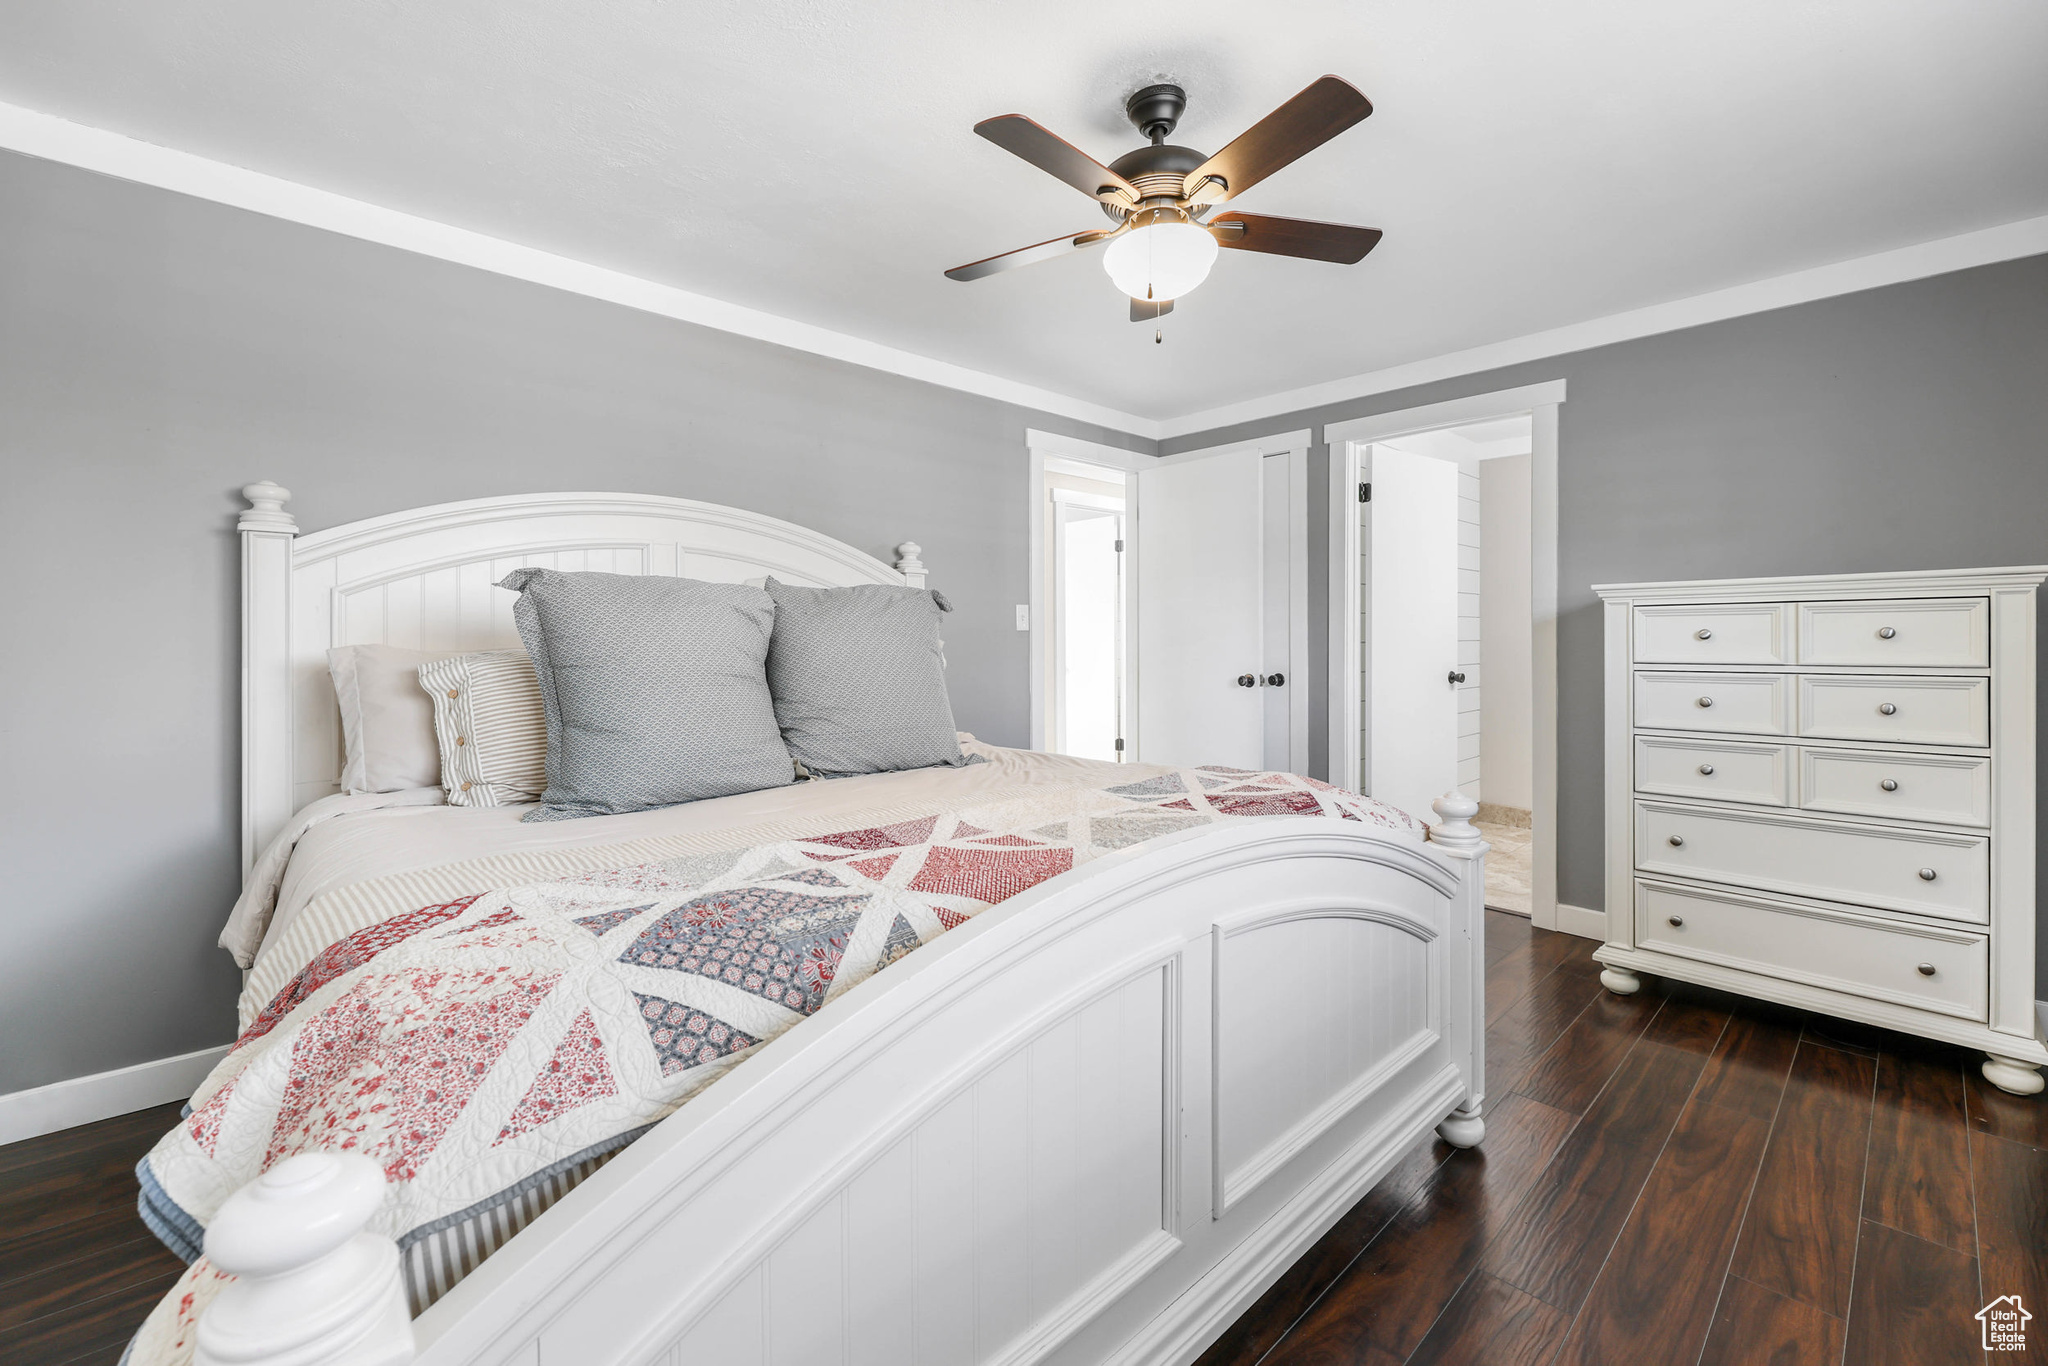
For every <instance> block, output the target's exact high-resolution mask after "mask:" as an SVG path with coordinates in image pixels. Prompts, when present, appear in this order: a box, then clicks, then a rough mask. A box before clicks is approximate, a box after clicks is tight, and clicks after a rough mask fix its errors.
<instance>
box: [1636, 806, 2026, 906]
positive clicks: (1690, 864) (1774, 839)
mask: <svg viewBox="0 0 2048 1366" xmlns="http://www.w3.org/2000/svg"><path fill="white" fill-rule="evenodd" d="M1989 849H1990V841H1989V840H1987V839H1985V838H1984V837H1983V836H1982V835H1964V834H1948V833H1944V832H1941V831H1935V830H1892V829H1883V828H1879V827H1876V826H1869V825H1849V824H1845V823H1843V822H1839V821H1821V820H1814V819H1811V818H1805V817H1800V816H1792V815H1784V816H1775V815H1767V814H1765V813H1763V812H1750V811H1728V810H1716V809H1714V808H1711V807H1700V806H1677V805H1673V804H1669V803H1665V802H1645V801H1639V802H1637V803H1636V859H1635V866H1636V867H1637V868H1638V869H1639V870H1640V871H1642V872H1646V873H1663V874H1666V875H1667V876H1678V877H1696V878H1704V879H1706V880H1707V881H1709V882H1729V883H1734V884H1736V885H1737V886H1742V887H1753V888H1756V889H1758V890H1760V891H1767V892H1790V893H1792V894H1793V895H1795V896H1813V897H1819V898H1821V899H1822V900H1825V901H1843V902H1850V903H1853V904H1857V905H1864V906H1878V907H1882V908H1884V909H1886V910H1893V911H1910V912H1912V913H1914V914H1916V915H1935V916H1941V917H1942V918H1944V919H1948V920H1968V921H1974V922H1976V923H1978V924H1983V923H1986V922H1988V921H1989V920H1990V893H1991V859H1990V853H1989ZM1923 874H1930V875H1931V876H1923Z"/></svg>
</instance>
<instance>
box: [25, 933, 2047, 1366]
mask: <svg viewBox="0 0 2048 1366" xmlns="http://www.w3.org/2000/svg"><path fill="white" fill-rule="evenodd" d="M1487 921H1488V929H1487V943H1486V954H1487V1020H1488V1030H1487V1042H1486V1046H1487V1058H1488V1078H1487V1090H1488V1097H1487V1105H1486V1121H1487V1135H1486V1142H1485V1143H1484V1144H1483V1145H1481V1146H1480V1147H1479V1148H1476V1149H1473V1150H1471V1151H1467V1152H1457V1151H1455V1150H1453V1149H1451V1148H1449V1147H1446V1146H1445V1145H1443V1144H1441V1143H1437V1142H1434V1141H1432V1142H1428V1143H1423V1144H1420V1145H1418V1146H1417V1147H1416V1148H1415V1149H1414V1150H1413V1151H1412V1152H1410V1153H1408V1154H1407V1155H1406V1156H1405V1157H1404V1158H1403V1159H1402V1160H1401V1161H1400V1163H1398V1164H1397V1165H1396V1166H1395V1168H1394V1169H1393V1171H1391V1172H1390V1173H1388V1175H1387V1176H1386V1178H1385V1179H1384V1180H1382V1181H1381V1182H1380V1184H1379V1185H1378V1186H1377V1187H1376V1188H1374V1190H1373V1191H1372V1192H1371V1193H1370V1194H1368V1195H1367V1196H1366V1197H1365V1198H1364V1199H1363V1200H1361V1201H1359V1202H1358V1204H1357V1205H1356V1206H1354V1207H1353V1208H1352V1209H1351V1210H1350V1211H1349V1212H1348V1213H1347V1214H1345V1216H1344V1217H1343V1218H1342V1219H1341V1220H1339V1221H1338V1223H1337V1226H1336V1227H1335V1228H1333V1229H1332V1230H1331V1231H1330V1232H1329V1234H1327V1235H1326V1236H1325V1237H1324V1238H1323V1239H1322V1241H1320V1242H1319V1243H1317V1244H1316V1245H1315V1246H1314V1247H1313V1248H1311V1249H1310V1250H1309V1252H1308V1253H1307V1255H1305V1256H1304V1257H1303V1258H1302V1259H1301V1260H1300V1261H1299V1262H1298V1263H1296V1264H1295V1266H1294V1267H1293V1268H1292V1269H1291V1270H1290V1271H1289V1272H1288V1273H1287V1274H1286V1275H1284V1276H1283V1277H1281V1279H1280V1280H1279V1282H1278V1283H1277V1284H1275V1285H1274V1286H1273V1288H1272V1289H1271V1290H1269V1291H1267V1293H1266V1294H1265V1296H1264V1297H1263V1298H1261V1299H1260V1300H1259V1302H1258V1304H1257V1305H1255V1306H1254V1307H1253V1308H1252V1310H1251V1311H1250V1312H1249V1313H1247V1314H1246V1315H1245V1316H1244V1317H1243V1318H1242V1319H1240V1320H1239V1321H1238V1322H1237V1323H1236V1324H1235V1325H1233V1326H1232V1327H1231V1329H1230V1330H1229V1331H1228V1332H1226V1333H1225V1334H1224V1335H1223V1338H1222V1339H1221V1340H1220V1341H1219V1342H1217V1343H1216V1345H1215V1346H1214V1347H1212V1348H1211V1349H1210V1350H1209V1351H1208V1352H1207V1353H1206V1354H1204V1356H1203V1357H1202V1359H1201V1362H1200V1363H1199V1366H1252V1363H1254V1362H1258V1363H1263V1364H1264V1366H1311V1364H1312V1363H1313V1364H1314V1366H1339V1364H1340V1363H1341V1364H1342V1366H1397V1364H1398V1363H1403V1362H1405V1363H1409V1366H1423V1363H1429V1366H1447V1364H1448V1363H1486V1364H1487V1366H1525V1364H1526V1366H1538V1364H1540V1363H1554V1364H1555V1366H1664V1364H1665V1363H1684V1364H1685V1366H1748V1364H1749V1363H1772V1364H1773V1366H1814V1364H1816V1363H1840V1364H1841V1366H1883V1364H1885V1363H1893V1362H1897V1363H1902V1366H1904V1364H1910V1366H1942V1364H1943V1363H1947V1362H1963V1361H1970V1362H1978V1363H1980V1366H1981V1363H1983V1361H1984V1358H1985V1354H1984V1353H1983V1352H1982V1351H1981V1350H1980V1348H1979V1345H1978V1344H1979V1335H1978V1328H1977V1324H1976V1321H1975V1319H1974V1317H1973V1316H1974V1315H1975V1314H1976V1312H1977V1310H1978V1309H1979V1308H1981V1307H1982V1306H1983V1305H1984V1304H1985V1303H1987V1302H1988V1301H1989V1300H1991V1299H1992V1298H1993V1297H1995V1296H1999V1295H2008V1294H2017V1295H2020V1296H2021V1297H2022V1299H2023V1300H2024V1302H2025V1304H2026V1305H2027V1307H2028V1308H2029V1309H2030V1310H2031V1311H2032V1312H2033V1313H2035V1314H2037V1315H2042V1316H2043V1317H2040V1318H2037V1319H2036V1320H2035V1321H2034V1325H2030V1326H2038V1327H2039V1328H2040V1330H2041V1331H2039V1332H2036V1333H2032V1334H2030V1335H2029V1338H2030V1345H2032V1346H2033V1350H2032V1351H2030V1352H2025V1353H2002V1354H2000V1359H2001V1360H2004V1361H2014V1362H2024V1361H2028V1360H2036V1359H2039V1360H2042V1361H2048V1308H2044V1307H2043V1306H2048V1105H2044V1104H2043V1103H2042V1101H2041V1100H2040V1099H2038V1098H2029V1099H2021V1098H2019V1097H2015V1096H2008V1095H2006V1094H2005V1093H2003V1092H2001V1091H1999V1090H1997V1089H1996V1088H1994V1087H1992V1086H1990V1085H1989V1084H1988V1083H1986V1082H1985V1081H1984V1080H1983V1079H1982V1078H1981V1077H1980V1076H1979V1075H1978V1074H1977V1072H1976V1066H1975V1063H1976V1058H1975V1056H1974V1055H1970V1054H1965V1053H1963V1052H1961V1051H1960V1050H1957V1049H1951V1048H1946V1047H1942V1046H1940V1045H1934V1044H1928V1043H1925V1042H1923V1041H1920V1040H1915V1039H1907V1038H1904V1037H1902V1036H1899V1035H1896V1034H1891V1033H1888V1032H1886V1031H1883V1030H1876V1029H1870V1028H1867V1027H1864V1026H1861V1025H1853V1024H1848V1023H1846V1022H1843V1021H1840V1020H1830V1019H1823V1018H1818V1017H1805V1016H1801V1015H1800V1014H1798V1013H1797V1012H1794V1011H1789V1010H1783V1009H1780V1008H1777V1007H1773V1006H1767V1005H1763V1004H1760V1003H1757V1002H1753V1001H1747V1000H1743V999H1740V998H1737V997H1733V996H1726V995H1722V994H1719V993H1714V992H1708V991H1703V990H1698V989H1694V988H1690V987H1682V986H1677V985H1675V984H1665V983H1660V982H1658V981H1656V980H1654V979H1645V982H1646V985H1645V988H1644V990H1643V991H1642V992H1641V993H1640V994H1639V995H1636V996H1632V997H1621V996H1613V995H1610V994H1609V993H1607V992H1606V991H1605V990H1603V989H1602V988H1601V987H1600V984H1599V970H1598V968H1597V966H1596V965H1595V964H1594V963H1593V961H1592V950H1593V947H1594V946H1593V943H1592V942H1591V941H1590V940H1584V939H1574V938H1571V937H1569V936H1566V935H1557V934H1549V933H1546V932H1545V931H1542V930H1535V929H1532V928H1530V925H1529V922H1528V921H1526V920H1522V919H1520V918H1519V917H1516V916H1509V915H1502V914H1499V913H1497V912H1489V913H1488V915H1487ZM177 1112H178V1107H177V1106H175V1105H169V1106H162V1107H159V1108H157V1109H154V1110H145V1111H142V1112H140V1113H137V1114H133V1115H124V1116H122V1117H120V1118H119V1119H111V1120H107V1121H105V1122H104V1123H100V1124H91V1125H86V1126H84V1127H81V1128H77V1129H71V1130H67V1131H66V1132H64V1133H59V1134H50V1135H48V1136H46V1137H43V1138H38V1139H32V1140H30V1141H29V1142H26V1143H17V1144H14V1145H12V1146H11V1147H6V1148H0V1366H14V1364H15V1363H36V1366H69V1363H112V1362H114V1361H116V1360H118V1358H119V1356H120V1353H121V1347H122V1345H123V1344H124V1343H125V1342H126V1341H127V1338H128V1335H129V1334H130V1333H132V1332H133V1331H134V1329H135V1326H136V1325H137V1324H138V1323H140V1322H141V1320H142V1317H143V1315H144V1314H146V1313H147V1312H148V1311H149V1308H150V1306H151V1305H153V1304H154V1303H155V1302H156V1300H157V1299H158V1298H159V1297H161V1295H162V1294H163V1291H164V1290H165V1288H166V1287H168V1286H169V1285H170V1283H171V1282H172V1280H174V1279H175V1278H176V1276H177V1274H178V1272H179V1271H180V1270H181V1269H182V1268H181V1267H180V1264H179V1262H178V1260H177V1259H176V1258H175V1257H173V1256H172V1255H171V1254H170V1253H168V1252H166V1251H164V1250H163V1248H162V1247H161V1246H159V1245H158V1243H157V1242H156V1240H155V1238H154V1237H152V1236H151V1235H150V1234H149V1232H148V1231H147V1230H146V1229H144V1228H143V1226H142V1224H141V1223H140V1221H139V1220H137V1218H136V1216H135V1193H136V1192H135V1177H134V1166H135V1163H136V1161H137V1160H138V1159H139V1158H140V1157H141V1156H142V1154H143V1153H145V1152H147V1151H148V1149H149V1147H150V1145H151V1144H153V1143H154V1142H155V1141H156V1139H157V1138H158V1137H159V1136H160V1135H161V1134H162V1133H163V1132H164V1130H166V1129H167V1128H169V1127H170V1126H171V1125H172V1124H173V1123H175V1122H176V1119H177ZM706 1366H715V1364H713V1363H707V1364H706Z"/></svg>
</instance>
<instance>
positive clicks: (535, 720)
mask: <svg viewBox="0 0 2048 1366" xmlns="http://www.w3.org/2000/svg"><path fill="white" fill-rule="evenodd" d="M415 686H416V688H417V689H423V690H424V692H423V694H422V695H423V696H424V697H425V699H426V700H427V702H428V704H429V705H430V706H431V707H432V708H433V712H434V720H433V732H434V739H435V742H436V744H437V745H438V747H439V749H440V755H441V763H440V783H441V789H442V791H444V792H446V793H447V794H448V804H449V805H450V806H511V805H516V804H518V803H521V802H537V801H539V800H540V795H541V793H543V792H545V791H547V786H548V722H547V714H546V713H545V712H544V711H542V710H541V700H540V681H539V680H538V679H537V678H536V677H535V676H534V672H533V661H532V660H531V659H529V658H528V657H527V654H526V651H524V650H486V651H484V652H482V653H480V654H471V655H454V656H452V657H450V658H447V659H435V660H429V661H427V662H424V663H422V664H421V665H419V680H418V683H417V684H416V685H415Z"/></svg>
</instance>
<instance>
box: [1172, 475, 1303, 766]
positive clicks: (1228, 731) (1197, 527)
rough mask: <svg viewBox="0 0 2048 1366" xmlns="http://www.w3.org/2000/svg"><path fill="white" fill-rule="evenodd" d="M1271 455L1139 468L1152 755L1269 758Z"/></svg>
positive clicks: (1255, 762)
mask: <svg viewBox="0 0 2048 1366" xmlns="http://www.w3.org/2000/svg"><path fill="white" fill-rule="evenodd" d="M1285 459H1286V457H1280V458H1279V459H1277V460H1276V461H1275V462H1274V463H1284V461H1285ZM1266 463H1267V462H1265V461H1262V460H1261V459H1260V457H1259V454H1258V452H1257V451H1251V450H1238V451H1231V452H1225V453H1223V454H1219V455H1212V456H1205V457H1203V458H1201V459H1196V460H1186V461H1173V462H1171V463H1164V464H1162V465H1161V466H1160V467H1159V468H1157V469H1148V470H1142V471H1140V472H1139V473H1138V475H1137V496H1138V515H1137V518H1136V524H1135V526H1134V528H1133V530H1134V532H1135V535H1136V540H1137V545H1138V557H1137V562H1136V565H1135V566H1134V568H1135V572H1136V574H1137V579H1138V631H1137V647H1138V758H1139V759H1141V760H1142V761H1144V762H1146V763H1153V764H1186V765H1194V764H1228V765H1230V766H1232V767H1235V768H1264V767H1265V766H1266V700H1265V696H1264V693H1265V692H1266V689H1265V688H1264V687H1263V686H1261V684H1260V678H1261V674H1262V673H1263V672H1265V670H1262V667H1261V666H1262V665H1264V664H1265V663H1266V651H1265V604H1264V581H1265V567H1266V534H1265V531H1266V519H1265V483H1266V476H1265V472H1264V465H1265V464H1266ZM1283 667H1284V666H1283ZM1289 681H1290V682H1291V681H1292V680H1289ZM1283 752H1284V751H1283Z"/></svg>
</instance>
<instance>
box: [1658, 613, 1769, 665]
mask: <svg viewBox="0 0 2048 1366" xmlns="http://www.w3.org/2000/svg"><path fill="white" fill-rule="evenodd" d="M1791 624H1792V613H1791V610H1790V609H1789V608H1788V607H1787V606H1786V605H1785V604H1784V603H1780V602H1736V603H1727V604H1714V605H1710V606H1704V607H1702V606H1698V605H1693V604H1687V605H1685V606H1674V607H1638V608H1636V609H1635V657H1636V658H1637V659H1638V660H1640V661H1642V662H1643V663H1646V664H1785V663H1789V662H1790V660H1791V636H1792V632H1791V629H1790V628H1791Z"/></svg>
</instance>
